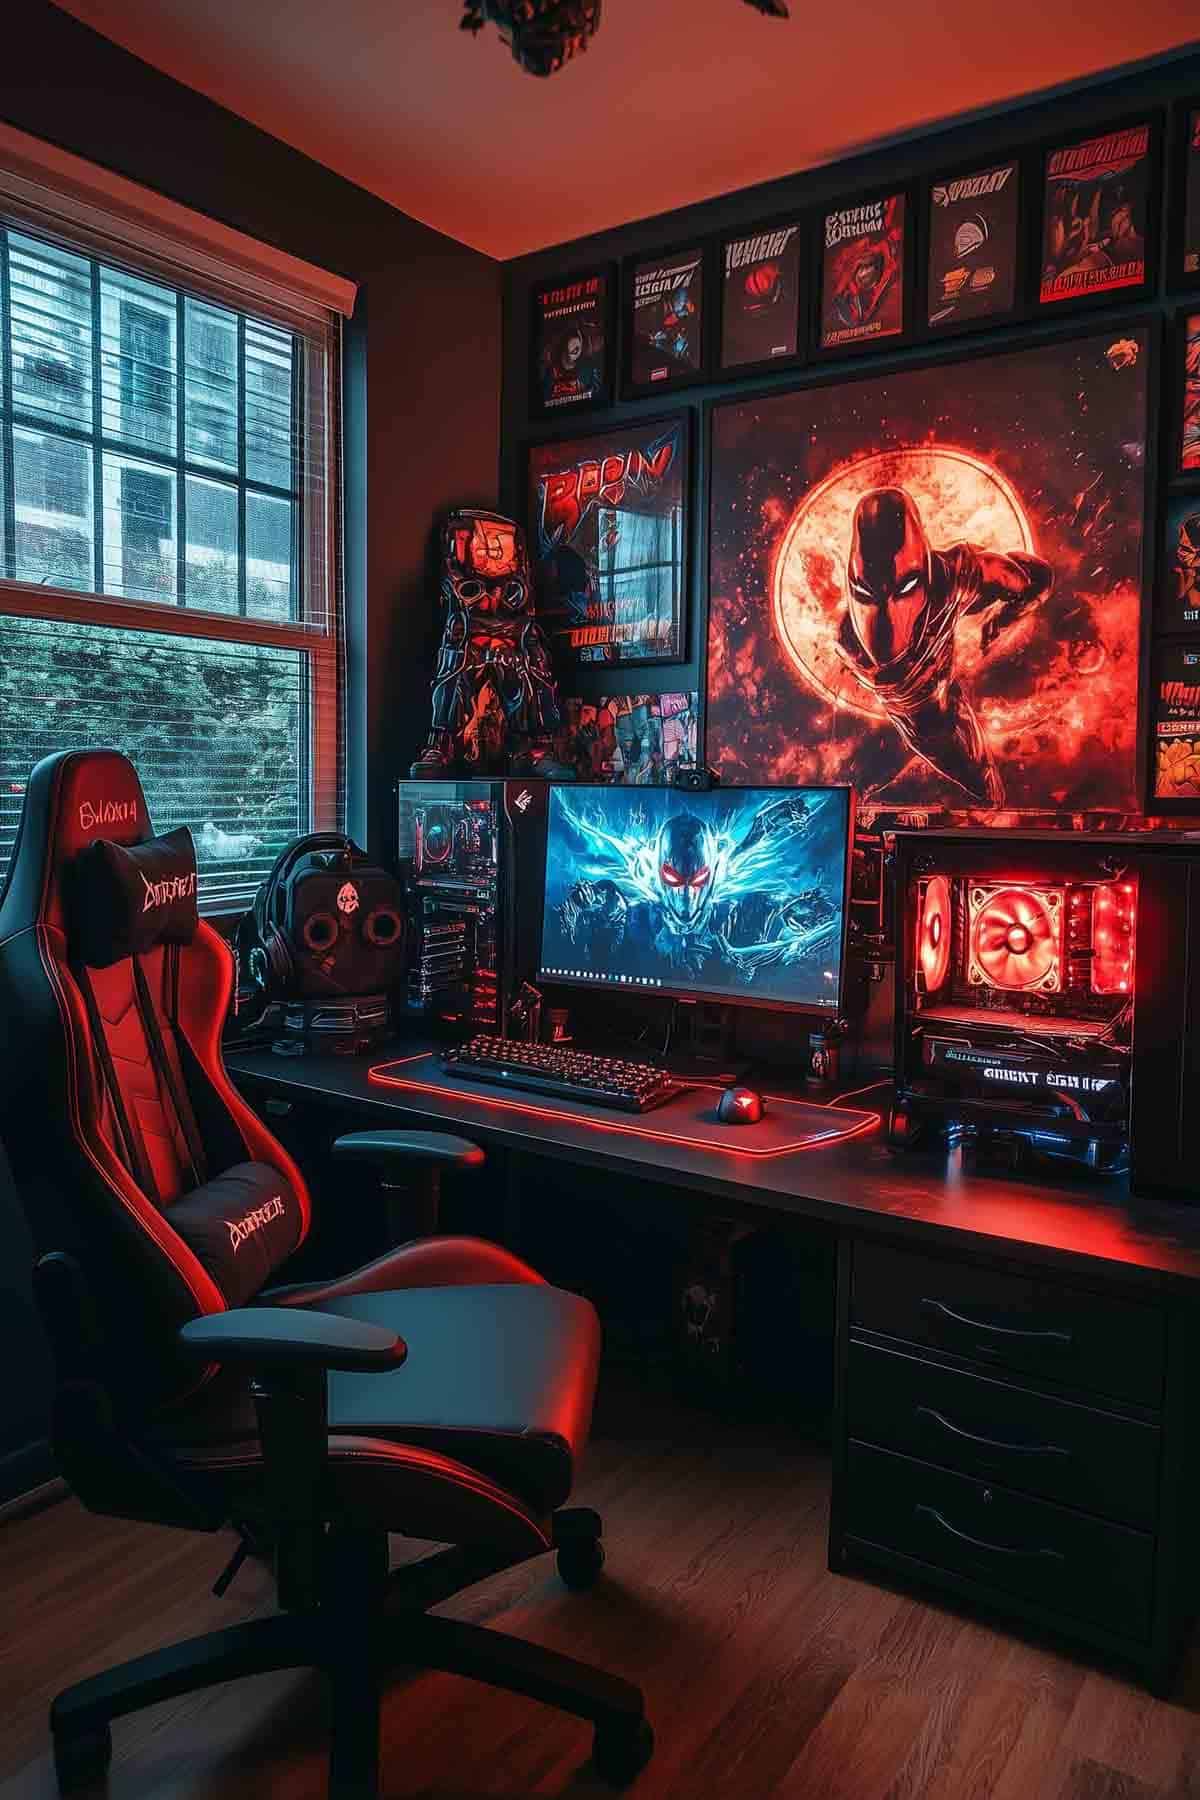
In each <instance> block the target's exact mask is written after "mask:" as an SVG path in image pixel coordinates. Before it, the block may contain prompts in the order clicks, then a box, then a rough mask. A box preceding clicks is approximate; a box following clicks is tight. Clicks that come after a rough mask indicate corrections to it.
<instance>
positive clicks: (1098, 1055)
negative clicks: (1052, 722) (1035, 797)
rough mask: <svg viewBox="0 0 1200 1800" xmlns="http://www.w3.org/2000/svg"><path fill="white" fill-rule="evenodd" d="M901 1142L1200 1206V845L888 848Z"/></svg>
mask: <svg viewBox="0 0 1200 1800" xmlns="http://www.w3.org/2000/svg"><path fill="white" fill-rule="evenodd" d="M895 875H896V893H895V899H896V906H897V909H898V910H897V920H898V924H897V934H896V936H897V945H898V953H897V969H896V1099H895V1103H894V1106H893V1109H892V1115H891V1120H890V1137H891V1141H892V1142H893V1144H895V1145H897V1146H899V1145H901V1144H913V1143H917V1142H921V1141H924V1142H926V1143H929V1142H930V1141H938V1140H939V1139H941V1140H943V1141H950V1142H955V1141H958V1142H961V1141H964V1140H974V1141H975V1142H977V1144H978V1146H979V1148H980V1152H981V1154H982V1153H984V1152H985V1150H986V1149H988V1148H992V1149H995V1150H1002V1151H1003V1153H1004V1155H1005V1157H1006V1159H1007V1160H1009V1161H1010V1162H1015V1163H1016V1164H1017V1166H1020V1164H1021V1163H1023V1162H1025V1161H1027V1160H1031V1159H1032V1160H1038V1161H1040V1160H1043V1159H1046V1160H1049V1161H1050V1162H1051V1163H1055V1162H1057V1163H1072V1164H1076V1165H1081V1166H1082V1167H1083V1168H1085V1169H1090V1170H1093V1171H1096V1172H1097V1173H1105V1174H1112V1175H1119V1174H1121V1173H1122V1172H1123V1171H1124V1170H1125V1169H1127V1168H1128V1169H1129V1170H1130V1171H1131V1175H1132V1180H1133V1183H1134V1185H1135V1186H1136V1187H1137V1188H1138V1189H1139V1190H1144V1191H1153V1192H1162V1193H1168V1194H1176V1195H1181V1196H1182V1195H1187V1196H1189V1197H1192V1198H1196V1197H1200V1190H1198V1188H1197V1180H1196V1174H1195V1171H1196V1169H1197V1167H1200V1108H1196V1107H1194V1106H1193V1107H1192V1108H1191V1110H1190V1112H1189V1109H1188V1106H1187V1096H1188V1095H1189V1093H1195V1092H1197V1091H1200V1086H1198V1083H1200V843H1190V842H1183V841H1181V839H1180V837H1179V835H1178V834H1168V833H1158V834H1149V833H1144V834H1138V835H1136V836H1135V835H1132V834H1131V835H1128V836H1125V835H1120V834H1117V833H1112V834H1103V835H1102V834H1095V835H1092V834H1084V833H1082V832H1078V833H1077V832H1033V833H1028V834H1023V835H1021V836H1019V837H1018V836H1015V835H1009V834H1008V833H1001V832H996V831H948V832H936V833H935V832H898V833H897V834H896V854H895Z"/></svg>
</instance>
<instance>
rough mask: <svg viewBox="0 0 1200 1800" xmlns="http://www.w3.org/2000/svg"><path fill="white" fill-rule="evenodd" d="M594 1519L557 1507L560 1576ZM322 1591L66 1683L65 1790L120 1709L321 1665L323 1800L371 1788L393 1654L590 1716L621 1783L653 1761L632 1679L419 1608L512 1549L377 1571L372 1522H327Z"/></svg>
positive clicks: (91, 1777) (59, 1730)
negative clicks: (344, 1527) (310, 1599)
mask: <svg viewBox="0 0 1200 1800" xmlns="http://www.w3.org/2000/svg"><path fill="white" fill-rule="evenodd" d="M600 1531H601V1525H600V1519H599V1517H598V1515H597V1514H596V1513H594V1512H591V1511H589V1510H588V1509H586V1508H582V1507H581V1508H575V1509H569V1510H565V1511H562V1512H559V1513H556V1514H555V1516H554V1535H553V1544H554V1548H555V1549H556V1550H557V1552H558V1558H559V1565H560V1569H561V1568H563V1565H564V1563H565V1565H566V1568H567V1569H568V1570H570V1571H571V1572H572V1573H574V1574H575V1575H576V1576H577V1577H580V1579H577V1580H574V1581H573V1580H572V1579H571V1578H570V1575H568V1574H564V1579H565V1580H566V1581H567V1585H568V1586H573V1587H575V1586H581V1585H590V1582H589V1581H587V1580H585V1579H583V1576H584V1575H585V1574H586V1571H587V1569H588V1568H593V1569H594V1571H595V1572H594V1574H593V1575H592V1577H591V1579H592V1580H594V1579H595V1575H596V1574H598V1573H599V1569H600V1566H601V1564H602V1562H603V1552H602V1550H601V1548H600V1541H599V1540H600ZM327 1544H328V1547H329V1555H328V1559H327V1578H326V1582H325V1592H324V1595H323V1597H322V1600H321V1603H320V1604H319V1605H318V1606H316V1607H314V1608H313V1609H312V1610H310V1611H305V1612H292V1613H280V1614H278V1615H276V1616H275V1617H272V1618H269V1619H252V1620H248V1621H247V1622H246V1623H244V1624H241V1625H231V1626H228V1627H226V1628H225V1629H224V1630H221V1631H211V1632H207V1633H205V1635H204V1636H202V1637H195V1638H188V1639H187V1640H185V1641H184V1642H183V1643H180V1644H173V1645H171V1646H170V1647H169V1648H167V1649H165V1650H155V1651H152V1652H151V1653H150V1654H149V1655H148V1656H139V1657H135V1658H134V1659H133V1661H131V1662H127V1663H122V1664H121V1665H120V1666H119V1667H118V1668H115V1669H108V1670H106V1671H105V1672H104V1673H103V1674H102V1675H94V1676H92V1677H91V1678H90V1679H89V1680H87V1681H80V1682H77V1683H76V1684H75V1686H74V1687H69V1688H66V1689H64V1691H63V1692H62V1693H61V1694H59V1695H58V1697H57V1699H56V1700H55V1701H54V1702H53V1704H52V1706H51V1708H50V1729H51V1734H52V1737H53V1741H54V1762H55V1770H56V1772H57V1775H58V1782H59V1787H60V1789H61V1791H62V1792H63V1793H68V1792H71V1791H73V1790H75V1789H77V1788H80V1787H83V1786H85V1785H88V1784H90V1783H92V1782H95V1781H97V1780H99V1779H100V1778H101V1777H102V1776H103V1774H104V1771H105V1769H106V1768H107V1767H108V1763H109V1760H110V1757H111V1755H112V1737H111V1733H110V1730H109V1726H110V1724H111V1721H112V1720H113V1719H118V1718H121V1717H122V1716H123V1715H124V1714H125V1713H130V1712H137V1711H139V1710H140V1709H141V1708H142V1707H144V1706H154V1705H157V1704H158V1702H159V1701H162V1700H169V1699H172V1698H174V1697H175V1696H176V1695H179V1694H186V1693H193V1692H195V1691H197V1690H198V1689H201V1688H206V1687H212V1686H214V1685H215V1684H216V1683H218V1682H222V1681H233V1680H236V1679H238V1678H239V1677H241V1676H243V1675H258V1674H266V1673H268V1672H270V1671H273V1670H279V1669H301V1668H310V1669H319V1670H321V1671H322V1673H323V1674H324V1675H325V1676H326V1677H327V1679H328V1680H329V1682H330V1686H331V1693H332V1701H333V1708H332V1713H333V1722H332V1729H331V1732H330V1752H329V1790H328V1791H329V1796H330V1800H373V1796H375V1795H377V1794H378V1792H379V1710H380V1703H381V1699H382V1695H383V1689H384V1685H385V1682H386V1678H387V1676H388V1674H389V1673H390V1672H391V1671H392V1670H394V1669H396V1668H398V1667H401V1666H408V1667H416V1668H426V1669H439V1670H441V1671H443V1672H445V1673H447V1674H454V1675H464V1676H466V1677H467V1678H468V1679H470V1680H473V1681H483V1682H486V1683H488V1684H489V1685H490V1686H492V1687H499V1688H504V1689H505V1690H506V1691H507V1692H509V1693H514V1694H521V1695H523V1696H524V1697H525V1698H526V1699H530V1700H538V1701H541V1702H542V1703H543V1704H545V1705H547V1706H554V1707H557V1708H558V1710H559V1711H561V1712H568V1713H572V1714H574V1715H575V1716H576V1717H577V1718H581V1719H587V1720H588V1721H589V1722H590V1723H591V1724H592V1725H593V1726H594V1728H595V1736H594V1740H593V1753H592V1760H593V1765H594V1767H595V1770H596V1773H597V1774H598V1775H600V1777H601V1778H602V1779H603V1780H605V1781H607V1782H609V1783H611V1784H612V1785H614V1786H624V1785H625V1784H626V1783H627V1782H629V1781H632V1780H633V1778H634V1777H635V1776H636V1775H637V1774H638V1773H639V1772H640V1771H641V1769H643V1768H644V1767H645V1765H646V1763H647V1762H648V1761H649V1759H650V1755H651V1753H652V1750H653V1745H654V1738H653V1733H652V1732H651V1730H650V1726H649V1723H648V1722H647V1720H646V1717H645V1710H644V1705H643V1700H642V1693H641V1690H640V1688H637V1687H634V1686H633V1684H632V1683H631V1682H628V1681H622V1680H621V1679H620V1678H619V1677H617V1676H614V1675H608V1674H606V1673H605V1672H604V1671H603V1670H600V1669H596V1668H593V1667H592V1666H591V1665H590V1664H587V1663H582V1662H577V1661H576V1660H575V1658H574V1657H570V1656H563V1655H560V1654H559V1653H558V1652H557V1651H554V1650H546V1649H543V1648H542V1647H541V1646H540V1645H537V1644H529V1643H525V1642H524V1641H523V1640H522V1639H520V1638H514V1637H509V1636H506V1635H505V1634H504V1633H502V1632H497V1631H492V1630H490V1629H488V1628H486V1627H484V1626H481V1625H471V1624H464V1623H461V1622H459V1621H458V1620H454V1619H439V1618H431V1617H429V1609H430V1608H431V1607H434V1606H437V1605H438V1604H439V1603H440V1602H441V1601H443V1600H447V1599H449V1598H450V1596H451V1595H452V1594H456V1593H458V1592H460V1591H461V1590H462V1589H463V1588H465V1587H470V1586H472V1585H473V1584H474V1583H475V1582H477V1581H482V1580H484V1579H485V1578H486V1577H487V1576H489V1575H494V1574H498V1573H499V1572H500V1571H501V1570H502V1569H507V1568H512V1567H513V1566H514V1562H513V1559H512V1558H511V1557H507V1556H497V1555H494V1554H489V1553H488V1552H487V1551H480V1550H470V1549H466V1548H463V1547H461V1546H455V1547H451V1548H450V1549H446V1550H441V1551H438V1552H436V1553H435V1554H434V1555H432V1556H429V1557H426V1558H425V1559H424V1560H423V1561H421V1562H419V1563H413V1564H409V1565H407V1566H405V1567H403V1568H400V1569H397V1570H394V1571H392V1572H391V1573H389V1572H388V1569H387V1536H386V1534H385V1533H383V1532H349V1531H339V1532H330V1534H329V1537H328V1539H327Z"/></svg>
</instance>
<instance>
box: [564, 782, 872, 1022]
mask: <svg viewBox="0 0 1200 1800" xmlns="http://www.w3.org/2000/svg"><path fill="white" fill-rule="evenodd" d="M851 822H852V806H851V792H850V789H849V788H842V787H828V788H816V787H814V788H801V787H770V788H763V787H755V788H721V787H717V788H710V789H707V790H704V791H702V792H691V791H687V790H683V789H679V788H648V787H645V788H643V787H598V786H597V787H592V786H577V787H576V786H570V787H568V786H565V785H564V786H560V787H554V788H552V789H551V791H550V809H549V821H548V831H547V840H546V882H545V896H544V906H543V914H542V947H541V966H540V978H541V979H542V980H543V981H547V982H558V981H562V982H571V983H578V984H581V985H585V986H588V987H597V988H605V989H620V990H621V991H622V992H625V993H648V994H654V993H658V994H669V995H675V996H677V997H685V998H688V999H697V998H703V999H711V1000H718V1001H727V1002H729V1003H732V1004H737V1005H751V1006H753V1005H759V1006H790V1007H797V1008H800V1009H802V1010H804V1011H809V1012H820V1013H828V1014H835V1013H836V1012H837V1011H838V1010H839V1008H840V1005H841V997H842V966H843V962H844V958H845V947H846V912H847V892H848V881H849V861H850V840H851Z"/></svg>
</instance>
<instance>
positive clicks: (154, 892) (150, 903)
mask: <svg viewBox="0 0 1200 1800" xmlns="http://www.w3.org/2000/svg"><path fill="white" fill-rule="evenodd" d="M142 886H143V887H144V888H145V890H146V892H145V894H144V895H143V897H142V911H143V912H144V913H146V912H149V911H150V910H151V908H152V907H155V906H173V905H174V904H175V902H176V900H190V899H191V897H192V895H193V894H194V893H195V891H196V871H195V869H189V870H188V873H187V874H186V875H167V876H164V878H163V880H162V881H147V880H146V877H145V876H144V875H143V876H142Z"/></svg>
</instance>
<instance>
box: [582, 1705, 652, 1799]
mask: <svg viewBox="0 0 1200 1800" xmlns="http://www.w3.org/2000/svg"><path fill="white" fill-rule="evenodd" d="M653 1755H654V1732H653V1730H652V1728H651V1725H650V1721H649V1719H631V1720H630V1721H629V1723H628V1724H626V1725H597V1727H596V1737H595V1741H594V1743H593V1745H592V1767H593V1768H594V1769H595V1771H596V1773H597V1775H598V1776H599V1777H600V1779H601V1781H605V1782H607V1783H608V1785H609V1786H610V1787H628V1786H629V1783H630V1782H631V1781H634V1780H636V1778H637V1777H638V1776H639V1775H640V1774H641V1772H642V1770H643V1769H644V1768H645V1766H646V1764H647V1763H648V1762H649V1761H650V1758H651V1757H652V1756H653Z"/></svg>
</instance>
